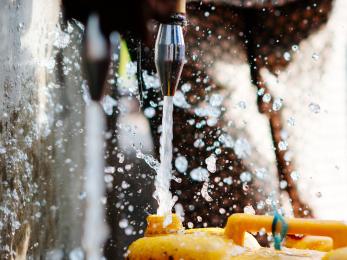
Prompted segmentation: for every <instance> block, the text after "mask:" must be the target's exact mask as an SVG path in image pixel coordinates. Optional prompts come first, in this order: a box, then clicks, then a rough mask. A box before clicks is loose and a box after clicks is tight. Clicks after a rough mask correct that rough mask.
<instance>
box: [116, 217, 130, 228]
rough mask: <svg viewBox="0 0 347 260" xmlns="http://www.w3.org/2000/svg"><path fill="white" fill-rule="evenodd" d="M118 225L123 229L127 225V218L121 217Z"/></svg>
mask: <svg viewBox="0 0 347 260" xmlns="http://www.w3.org/2000/svg"><path fill="white" fill-rule="evenodd" d="M118 225H119V227H120V228H123V229H124V228H126V227H128V225H129V222H128V220H127V219H126V218H123V219H121V220H120V221H119V223H118Z"/></svg>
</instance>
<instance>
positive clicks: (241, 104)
mask: <svg viewBox="0 0 347 260" xmlns="http://www.w3.org/2000/svg"><path fill="white" fill-rule="evenodd" d="M237 106H238V107H239V108H241V109H246V108H247V104H246V102H245V101H243V100H241V101H240V102H239V103H237Z"/></svg>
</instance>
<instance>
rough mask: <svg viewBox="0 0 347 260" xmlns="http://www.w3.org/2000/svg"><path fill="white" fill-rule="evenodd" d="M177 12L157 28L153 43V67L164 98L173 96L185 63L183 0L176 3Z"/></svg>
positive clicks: (184, 2)
mask: <svg viewBox="0 0 347 260" xmlns="http://www.w3.org/2000/svg"><path fill="white" fill-rule="evenodd" d="M177 2H178V4H177V8H176V9H177V10H176V13H175V14H173V15H172V16H171V17H170V19H169V20H168V21H167V22H166V23H162V24H160V26H159V31H158V35H157V40H156V43H155V65H156V68H157V72H158V75H159V78H160V82H161V90H162V93H163V95H164V96H174V95H175V91H176V88H177V85H178V82H179V80H180V77H181V73H182V69H183V65H184V63H185V44H184V38H183V27H184V26H185V25H186V18H185V4H186V1H185V0H178V1H177Z"/></svg>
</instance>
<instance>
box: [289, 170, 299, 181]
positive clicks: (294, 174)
mask: <svg viewBox="0 0 347 260" xmlns="http://www.w3.org/2000/svg"><path fill="white" fill-rule="evenodd" d="M290 177H291V178H292V180H293V181H297V180H298V179H299V177H300V174H299V173H298V172H297V171H292V172H291V173H290Z"/></svg>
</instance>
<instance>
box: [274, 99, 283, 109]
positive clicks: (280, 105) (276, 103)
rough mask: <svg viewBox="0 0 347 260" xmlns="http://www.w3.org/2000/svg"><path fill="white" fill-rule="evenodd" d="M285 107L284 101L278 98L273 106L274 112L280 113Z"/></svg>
mask: <svg viewBox="0 0 347 260" xmlns="http://www.w3.org/2000/svg"><path fill="white" fill-rule="evenodd" d="M282 105H283V99H282V98H276V99H275V100H274V102H273V104H272V110H273V111H279V110H280V109H281V108H282Z"/></svg>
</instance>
